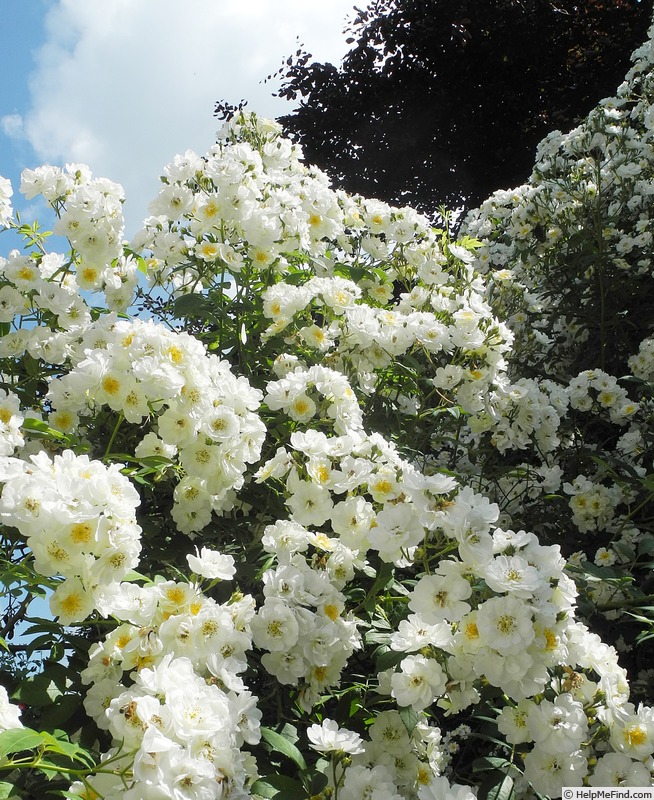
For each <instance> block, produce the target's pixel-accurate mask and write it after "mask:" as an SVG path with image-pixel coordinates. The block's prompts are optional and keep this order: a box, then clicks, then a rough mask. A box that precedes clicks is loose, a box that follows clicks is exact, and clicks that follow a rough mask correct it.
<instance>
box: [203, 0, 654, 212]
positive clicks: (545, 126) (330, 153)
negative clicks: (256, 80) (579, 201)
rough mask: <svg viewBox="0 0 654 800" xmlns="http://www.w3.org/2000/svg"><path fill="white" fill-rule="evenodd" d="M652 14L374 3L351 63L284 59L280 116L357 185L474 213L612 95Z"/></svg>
mask: <svg viewBox="0 0 654 800" xmlns="http://www.w3.org/2000/svg"><path fill="white" fill-rule="evenodd" d="M651 13H652V0H606V2H604V1H603V0H577V1H576V2H575V1H573V0H484V2H478V0H372V1H371V2H370V3H369V5H368V7H367V8H366V9H364V10H360V9H355V16H354V18H353V20H352V21H351V22H350V24H349V26H348V28H347V29H346V31H345V33H346V35H347V36H348V38H347V42H348V43H349V44H351V45H352V47H351V49H350V51H349V52H348V53H347V55H346V56H345V58H344V60H343V62H342V64H341V65H340V67H336V66H334V65H332V64H322V63H318V62H315V61H312V57H311V55H310V54H309V53H307V52H305V51H304V50H303V49H299V50H298V51H297V53H296V54H295V55H294V56H291V57H290V58H289V59H288V60H287V62H286V63H285V65H284V66H283V67H282V69H281V70H280V73H278V74H281V77H282V88H281V90H280V92H279V94H280V95H281V96H282V97H285V98H287V99H289V100H292V101H299V106H298V107H297V108H296V109H295V111H293V112H292V113H290V114H288V115H286V116H284V117H282V118H281V119H280V121H281V123H282V124H283V125H284V128H285V130H286V133H287V134H288V135H289V136H291V137H292V138H294V139H295V140H297V141H299V142H300V143H301V144H302V145H303V148H304V152H305V156H306V158H307V160H308V161H310V162H312V163H315V164H317V165H318V166H320V167H322V168H323V169H325V170H326V171H327V172H328V173H329V174H330V176H332V178H333V179H334V180H335V182H336V184H337V185H340V186H341V187H342V188H345V189H347V190H348V191H351V192H358V193H361V194H364V195H367V196H374V197H378V198H380V199H382V200H386V201H387V202H391V203H397V204H412V205H414V206H417V207H418V208H420V209H421V210H423V211H426V212H428V213H429V212H433V211H434V209H436V208H437V207H438V206H439V205H440V204H446V205H448V206H449V207H457V206H464V207H465V208H471V207H475V206H476V205H478V204H479V203H480V202H481V201H482V200H484V199H485V198H486V197H487V196H488V195H489V194H490V193H491V192H493V191H494V190H496V189H500V188H510V187H512V186H515V185H518V184H520V183H522V182H524V181H525V180H526V179H527V178H528V177H529V174H530V172H531V168H532V165H533V160H534V151H535V147H536V145H537V143H538V142H539V141H540V139H542V138H543V136H544V135H545V134H547V133H548V132H549V131H550V130H552V129H555V128H559V129H562V130H566V129H569V128H571V127H573V126H574V124H576V122H577V121H578V120H580V119H581V118H583V117H584V116H585V115H586V114H587V113H588V112H589V111H590V109H591V108H592V107H593V106H594V105H595V104H596V103H597V102H598V101H599V100H600V99H601V98H603V97H604V96H606V95H609V94H612V93H613V92H614V90H615V88H616V87H617V85H618V84H619V83H620V82H621V80H622V78H623V76H624V74H625V72H626V70H627V68H628V65H629V56H630V54H631V52H632V50H633V49H635V47H637V46H638V45H639V44H640V43H641V42H642V41H643V40H644V39H645V36H646V30H647V26H648V24H649V22H650V18H651ZM218 108H222V109H223V110H224V108H225V106H224V104H223V105H221V106H219V107H218Z"/></svg>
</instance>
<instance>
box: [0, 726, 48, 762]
mask: <svg viewBox="0 0 654 800" xmlns="http://www.w3.org/2000/svg"><path fill="white" fill-rule="evenodd" d="M43 743H44V739H43V735H42V734H40V733H37V731H33V730H32V729H31V728H10V729H9V730H7V731H3V732H2V733H0V758H2V756H6V755H9V753H22V752H23V751H24V750H33V749H34V748H35V747H40V746H41V745H42V744H43Z"/></svg>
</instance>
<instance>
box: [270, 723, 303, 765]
mask: <svg viewBox="0 0 654 800" xmlns="http://www.w3.org/2000/svg"><path fill="white" fill-rule="evenodd" d="M261 737H262V738H263V739H264V740H265V741H266V742H267V743H268V744H269V745H270V747H271V748H272V750H273V751H276V752H278V753H281V754H282V755H284V756H286V758H290V759H291V761H293V762H295V763H296V764H297V765H298V767H299V768H300V769H301V770H306V768H307V764H306V761H305V760H304V756H303V755H302V753H301V752H300V751H299V750H298V749H297V747H296V746H295V745H294V744H293V743H292V742H289V740H288V739H286V738H284V737H283V736H282V735H281V734H280V733H277V732H276V731H273V730H272V729H271V728H261Z"/></svg>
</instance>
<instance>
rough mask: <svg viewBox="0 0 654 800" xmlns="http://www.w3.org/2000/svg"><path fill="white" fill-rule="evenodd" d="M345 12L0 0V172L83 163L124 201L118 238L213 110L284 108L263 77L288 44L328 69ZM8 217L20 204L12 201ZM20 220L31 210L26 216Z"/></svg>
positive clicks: (347, 2) (198, 1)
mask: <svg viewBox="0 0 654 800" xmlns="http://www.w3.org/2000/svg"><path fill="white" fill-rule="evenodd" d="M354 4H355V0H323V2H320V3H316V2H313V3H311V2H309V3H307V2H306V0H275V2H271V0H186V2H185V4H184V5H183V6H182V5H181V4H180V3H178V2H177V0H96V2H92V1H91V0H0V9H1V10H2V16H1V17H0V20H1V24H0V64H1V65H2V67H3V72H2V74H3V75H4V76H5V79H4V81H3V83H2V88H1V89H0V98H1V102H0V174H1V175H4V176H5V177H7V178H9V179H10V180H11V181H12V185H13V186H14V192H15V195H16V194H17V192H18V185H19V175H20V172H21V170H22V169H23V168H24V167H32V168H33V167H35V166H38V165H39V164H42V163H52V164H64V163H67V162H82V163H86V164H88V165H89V166H90V168H91V170H92V171H93V173H94V174H95V175H100V176H104V177H107V178H110V179H112V180H115V181H117V182H119V183H121V184H122V185H123V186H124V188H125V192H126V196H127V202H126V205H125V212H126V218H127V235H128V236H131V235H133V234H134V233H135V232H136V230H138V228H139V227H140V223H141V221H142V219H143V218H144V217H145V216H147V205H148V202H149V201H150V200H151V199H152V198H153V197H154V195H156V193H157V190H158V175H159V174H160V172H161V170H162V168H163V167H164V166H165V165H166V164H167V163H168V162H169V161H170V160H171V159H172V158H173V156H174V155H175V154H176V153H178V152H183V151H184V150H186V149H189V148H190V149H194V150H196V151H198V152H204V151H206V150H207V149H208V148H209V147H210V146H211V144H212V143H213V141H214V134H215V131H216V129H217V127H218V121H217V120H216V119H215V118H214V117H213V107H214V103H215V101H217V100H220V99H226V100H229V101H231V102H236V101H238V100H240V99H241V98H246V99H248V101H249V107H250V108H251V109H252V110H254V111H257V112H258V113H259V114H261V115H262V116H269V117H275V116H279V115H280V114H282V113H286V112H288V111H289V110H290V109H291V106H289V105H287V104H286V102H285V101H282V100H280V99H279V98H273V97H272V92H273V90H274V85H270V84H268V85H264V84H263V83H262V80H263V78H265V76H266V75H268V74H270V73H273V72H275V71H276V70H277V69H278V68H279V66H280V64H281V63H282V60H283V59H284V58H286V57H287V56H288V55H289V54H291V53H293V52H294V51H295V50H296V49H297V46H298V41H299V42H301V43H303V44H304V46H305V47H306V48H307V49H308V50H309V51H310V52H312V53H313V54H314V56H315V57H316V58H318V59H319V60H323V61H332V62H333V63H338V62H339V61H340V59H341V58H342V56H343V55H344V53H345V50H346V48H347V45H346V44H345V37H344V36H343V34H342V29H343V27H344V24H345V20H346V18H348V17H349V16H350V15H351V14H352V13H353V8H354ZM15 206H16V207H18V208H19V209H20V208H26V207H27V204H26V203H25V202H24V201H22V200H21V198H20V197H16V196H15ZM30 209H31V210H36V211H38V208H36V209H35V208H33V207H32V206H30Z"/></svg>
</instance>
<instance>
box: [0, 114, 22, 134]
mask: <svg viewBox="0 0 654 800" xmlns="http://www.w3.org/2000/svg"><path fill="white" fill-rule="evenodd" d="M0 125H2V132H3V133H4V134H5V136H8V137H9V138H10V139H20V138H22V136H23V133H24V132H23V118H22V117H21V115H20V114H5V116H4V117H2V119H0Z"/></svg>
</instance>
